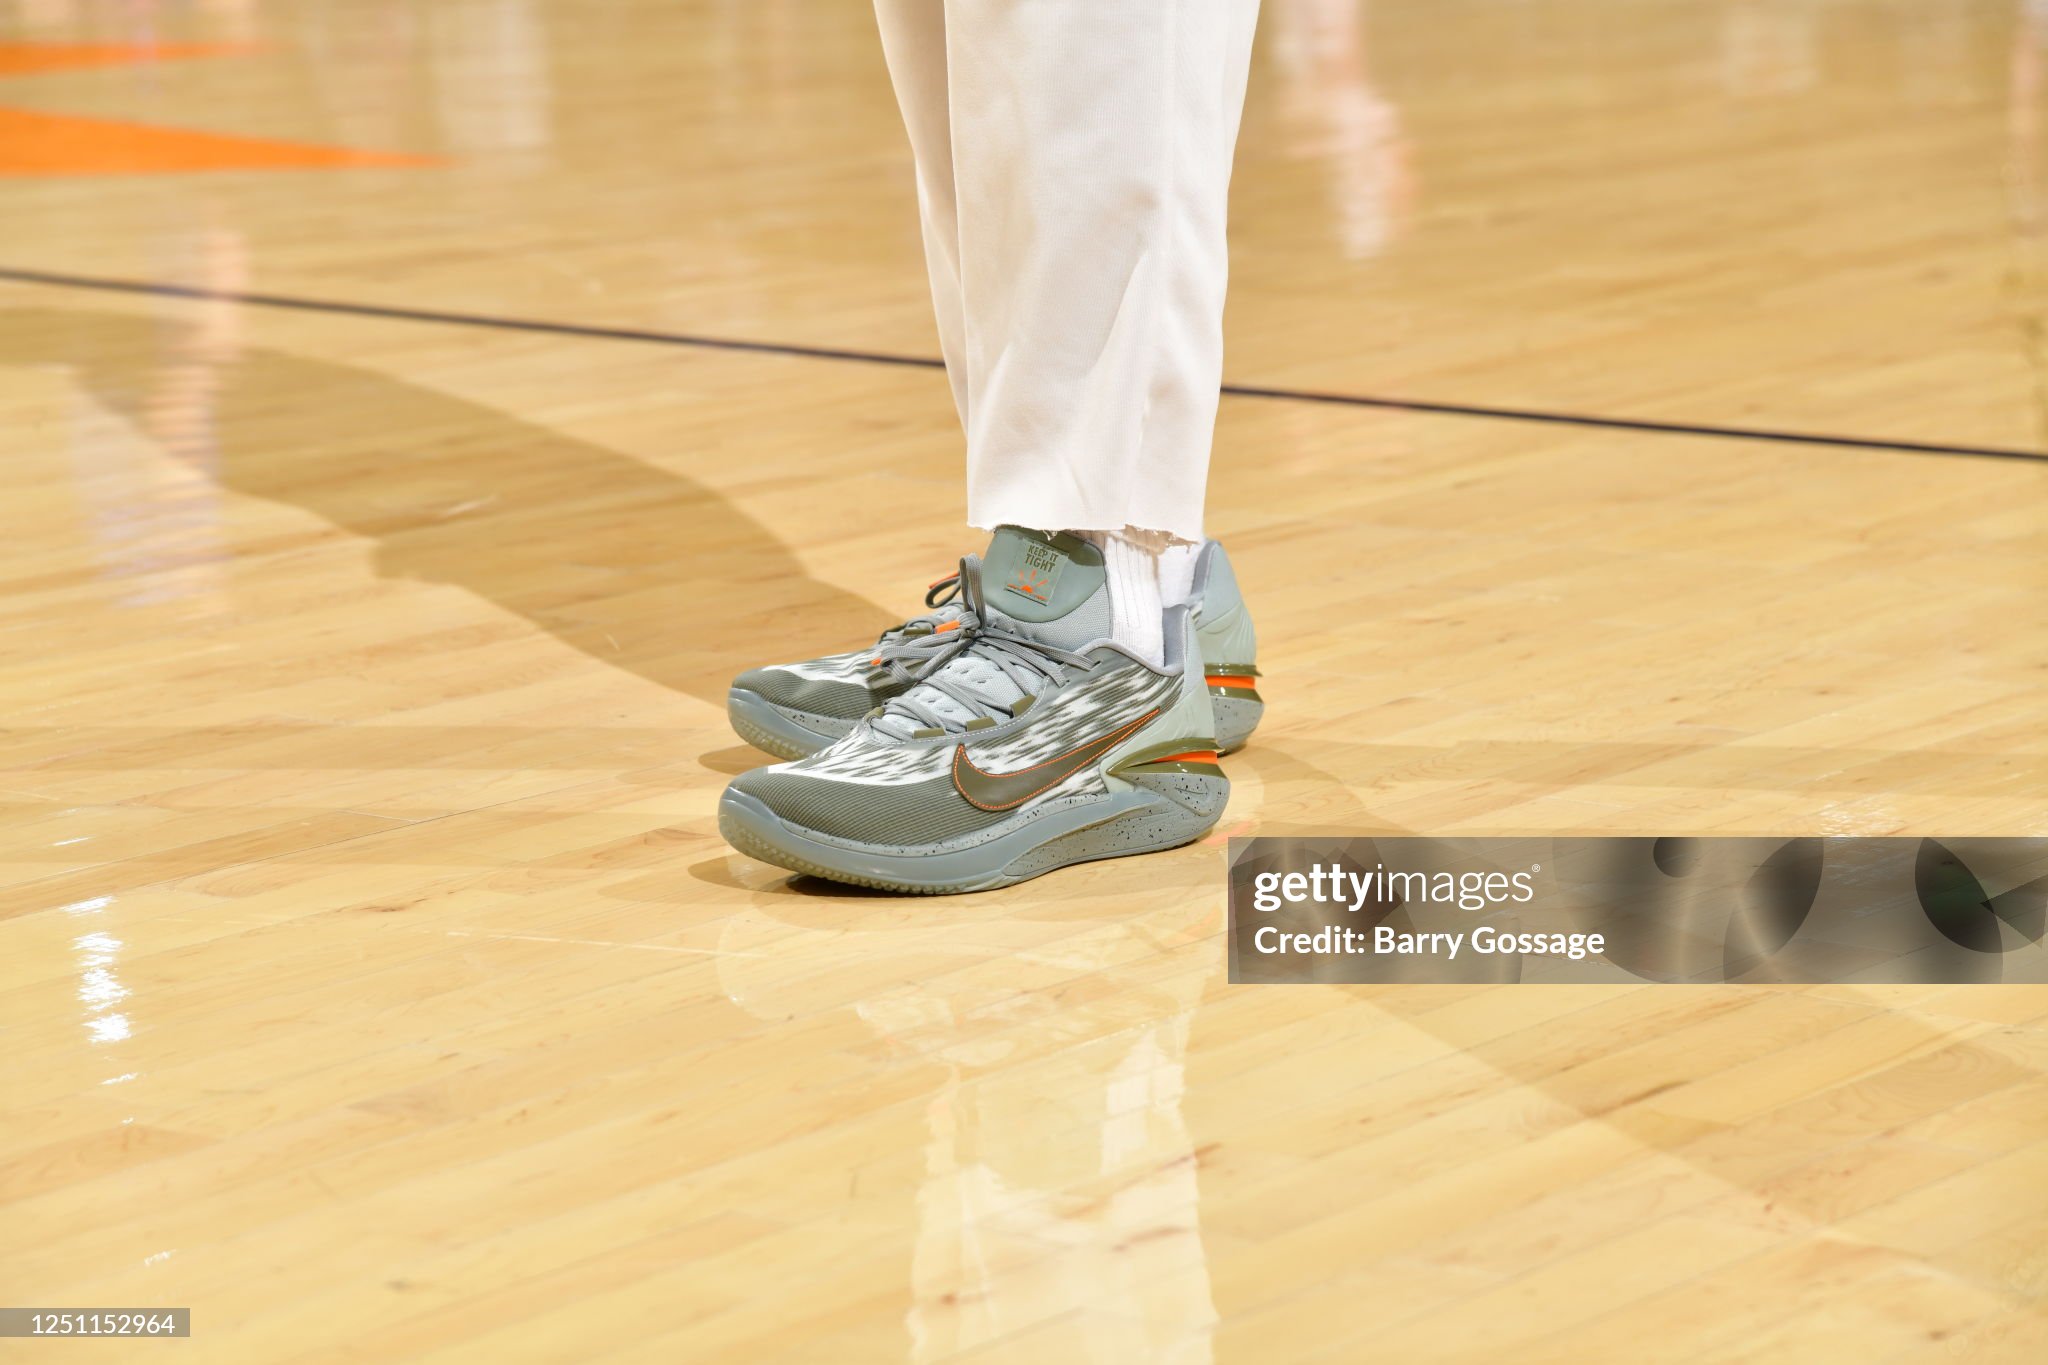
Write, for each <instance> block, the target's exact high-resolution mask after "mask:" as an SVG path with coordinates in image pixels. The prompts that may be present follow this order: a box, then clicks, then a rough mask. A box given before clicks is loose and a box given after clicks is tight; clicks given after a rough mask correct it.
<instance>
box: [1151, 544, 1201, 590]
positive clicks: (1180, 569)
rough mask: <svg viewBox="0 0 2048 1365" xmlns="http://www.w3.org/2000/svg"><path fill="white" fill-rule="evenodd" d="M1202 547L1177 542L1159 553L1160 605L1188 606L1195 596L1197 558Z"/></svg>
mask: <svg viewBox="0 0 2048 1365" xmlns="http://www.w3.org/2000/svg"><path fill="white" fill-rule="evenodd" d="M1201 552H1202V547H1201V546H1199V545H1197V544H1195V543H1194V542H1193V541H1187V540H1177V541H1175V542H1174V543H1173V544H1171V545H1169V546H1167V547H1166V548H1165V549H1164V550H1161V551H1160V552H1159V605H1160V606H1162V607H1182V606H1186V605H1187V603H1188V600H1189V599H1190V598H1192V597H1193V596H1194V595H1195V556H1196V555H1198V554H1200V553H1201Z"/></svg>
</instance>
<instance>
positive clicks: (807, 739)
mask: <svg viewBox="0 0 2048 1365" xmlns="http://www.w3.org/2000/svg"><path fill="white" fill-rule="evenodd" d="M725 718H726V720H727V721H728V722H730V723H731V725H732V731H733V733H734V734H736V735H738V736H739V737H740V738H741V739H743V740H745V741H746V742H747V743H749V744H751V745H753V746H754V747H755V748H756V749H760V750H762V751H763V752H764V753H771V754H774V755H775V756H776V757H777V758H782V759H798V758H808V757H810V756H811V755H812V754H815V753H817V752H818V751H819V750H820V749H824V748H826V747H828V746H830V745H831V744H832V743H833V741H835V740H836V739H838V738H839V736H838V735H826V734H819V733H817V732H816V731H813V730H810V729H807V728H805V727H804V726H801V725H799V724H797V723H796V722H795V721H793V720H791V719H790V718H789V717H787V716H785V715H783V714H782V713H781V712H780V711H778V710H776V709H775V706H774V705H773V704H772V703H771V702H770V701H769V700H768V699H767V698H766V697H764V696H762V695H761V694H760V693H758V692H755V691H753V690H751V689H750V688H745V687H735V688H731V689H729V690H728V691H727V692H726V694H725Z"/></svg>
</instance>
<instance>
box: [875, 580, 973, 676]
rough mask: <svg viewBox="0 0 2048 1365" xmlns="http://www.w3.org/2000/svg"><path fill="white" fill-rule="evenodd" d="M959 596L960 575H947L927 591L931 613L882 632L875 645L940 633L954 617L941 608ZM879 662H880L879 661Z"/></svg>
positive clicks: (914, 617)
mask: <svg viewBox="0 0 2048 1365" xmlns="http://www.w3.org/2000/svg"><path fill="white" fill-rule="evenodd" d="M959 595H960V575H959V573H957V572H954V573H950V574H947V575H946V576H945V577H944V578H941V579H940V580H938V582H936V583H934V584H932V585H931V586H930V587H929V588H926V589H925V593H924V604H925V605H926V606H927V607H930V608H931V610H930V611H928V612H924V613H923V614H921V615H918V616H913V617H911V618H910V619H909V620H907V621H905V622H903V623H902V624H901V625H896V626H891V627H889V629H887V630H885V631H883V632H882V634H881V636H880V637H879V638H878V639H876V641H875V643H876V644H878V645H887V644H890V643H892V642H895V641H901V640H903V639H906V638H908V639H915V638H917V637H919V636H928V635H934V634H936V633H938V631H939V628H940V627H941V626H944V625H945V624H946V623H947V622H948V621H950V620H952V619H953V618H952V617H950V616H947V615H946V614H945V613H944V612H943V611H942V610H941V608H943V607H945V606H947V605H948V604H949V603H951V602H952V600H953V599H954V598H956V597H958V596H959ZM877 662H879V660H878V661H877Z"/></svg>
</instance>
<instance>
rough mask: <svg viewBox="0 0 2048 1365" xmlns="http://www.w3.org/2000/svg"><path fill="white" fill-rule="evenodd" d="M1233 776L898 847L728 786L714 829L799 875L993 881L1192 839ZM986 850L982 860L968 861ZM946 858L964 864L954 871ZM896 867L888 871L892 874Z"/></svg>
mask: <svg viewBox="0 0 2048 1365" xmlns="http://www.w3.org/2000/svg"><path fill="white" fill-rule="evenodd" d="M1229 791H1230V784H1229V783H1228V781H1226V780H1225V779H1223V778H1221V777H1206V778H1190V777H1188V776H1187V775H1184V774H1172V775H1168V776H1165V777H1161V778H1157V779H1145V780H1143V781H1141V782H1136V783H1134V784H1133V785H1132V786H1131V787H1130V788H1129V789H1128V790H1125V791H1120V792H1117V793H1114V794H1112V795H1111V796H1109V797H1107V798H1105V799H1104V800H1103V801H1101V802H1098V803H1094V804H1091V805H1088V806H1081V807H1071V808H1068V809H1065V810H1061V811H1058V812H1053V813H1050V814H1048V815H1046V816H1043V817H1041V818H1040V819H1038V820H1036V821H1033V822H1030V823H1029V824H1027V825H1025V826H1022V827H1020V828H1019V829H1017V830H1015V831H1013V832H1011V833H1010V834H1006V835H1003V836H999V837H998V838H996V839H995V840H992V841H990V843H988V844H986V845H983V846H981V847H978V848H973V849H965V850H960V851H957V852H953V853H940V854H933V853H923V854H917V853H898V852H893V851H889V850H885V849H858V848H849V847H847V846H846V845H844V844H839V843H834V842H830V841H827V840H826V839H825V838H824V837H823V836H822V835H820V834H818V832H817V831H815V830H808V829H805V828H803V827H802V826H800V825H793V824H791V823H790V822H788V821H786V820H783V819H781V818H780V817H779V816H777V815H776V814H775V812H774V811H772V810H771V809H769V807H768V805H767V803H766V802H764V801H762V800H761V799H760V798H758V797H755V796H751V795H749V794H747V793H746V792H740V791H734V790H731V789H730V788H728V789H727V791H726V793H725V795H724V796H723V797H721V798H720V799H719V802H718V832H719V833H720V834H722V835H723V836H724V837H725V841H726V842H727V843H729V844H731V845H732V846H733V847H734V848H736V849H738V850H739V851H740V852H742V853H744V854H746V855H747V856H748V857H751V858H758V859H759V860H760V861H762V862H764V863H771V864H773V865H775V866H776V867H782V868H787V869H788V870H789V871H791V872H798V873H802V874H804V875H806V876H812V877H823V878H826V879H828V880H831V881H837V882H847V883H850V884H852V885H854V886H866V887H872V888H874V889H876V890H879V891H896V892H903V893H907V894H911V895H920V896H931V895H954V894H959V893H963V892H971V891H993V890H997V889H999V888H1001V887H1005V886H1015V885H1016V884H1017V883H1019V882H1025V881H1029V880H1031V879H1032V878H1033V877H1040V876H1043V875H1045V874H1046V873H1048V872H1053V871H1056V870H1058V869H1059V868H1062V867H1072V866H1074V865H1075V864H1077V863H1085V862H1095V861H1098V860H1100V859H1103V858H1120V857H1125V856H1129V855H1132V854H1138V853H1157V852H1164V851H1165V850H1167V849H1171V848H1179V847H1181V846H1183V845H1185V844H1190V843H1193V842H1194V841H1195V840H1197V839H1199V838H1201V837H1202V836H1203V835H1204V834H1206V833H1208V832H1209V830H1211V829H1213V828H1214V827H1215V825H1216V821H1217V819H1218V818H1219V817H1220V816H1221V815H1222V813H1223V805H1224V802H1225V801H1226V800H1227V799H1228V796H1229ZM977 860H985V862H984V865H982V866H972V865H973V864H974V863H975V862H976V861H977ZM949 864H951V865H952V868H959V869H961V870H960V871H958V872H952V871H951V869H950V868H949V867H948V865H949ZM892 874H894V875H892Z"/></svg>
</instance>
